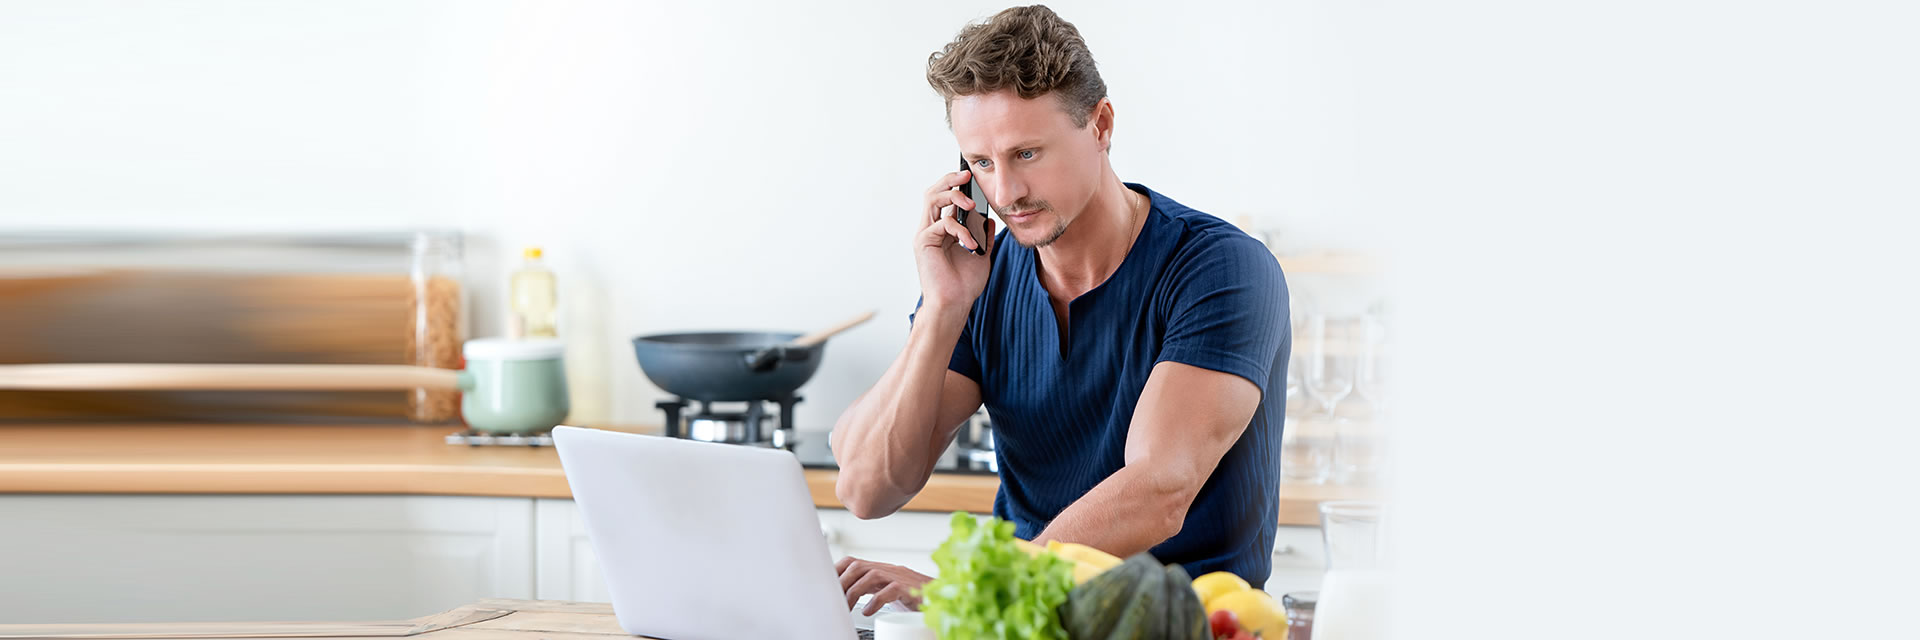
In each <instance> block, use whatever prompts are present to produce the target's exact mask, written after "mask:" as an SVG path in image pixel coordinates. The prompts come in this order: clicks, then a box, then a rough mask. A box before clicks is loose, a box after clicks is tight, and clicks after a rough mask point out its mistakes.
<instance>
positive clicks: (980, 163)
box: [973, 158, 993, 169]
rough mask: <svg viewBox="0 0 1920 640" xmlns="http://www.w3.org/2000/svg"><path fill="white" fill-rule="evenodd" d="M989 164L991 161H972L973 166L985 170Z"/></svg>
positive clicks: (983, 159)
mask: <svg viewBox="0 0 1920 640" xmlns="http://www.w3.org/2000/svg"><path fill="white" fill-rule="evenodd" d="M990 164H993V161H992V160H988V159H986V158H981V159H979V160H975V161H973V166H976V167H980V168H982V169H985V168H987V165H990Z"/></svg>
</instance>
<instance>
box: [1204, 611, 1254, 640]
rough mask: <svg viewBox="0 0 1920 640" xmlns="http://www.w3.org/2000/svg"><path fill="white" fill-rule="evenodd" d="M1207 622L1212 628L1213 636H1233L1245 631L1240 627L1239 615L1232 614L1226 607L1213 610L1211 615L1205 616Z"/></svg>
mask: <svg viewBox="0 0 1920 640" xmlns="http://www.w3.org/2000/svg"><path fill="white" fill-rule="evenodd" d="M1207 623H1208V625H1209V626H1211V627H1212V628H1213V637H1215V638H1233V637H1235V635H1236V634H1242V633H1246V630H1245V629H1241V628H1240V616H1236V615H1233V612H1232V611H1228V610H1226V609H1221V610H1219V611H1215V612H1213V615H1211V616H1207Z"/></svg>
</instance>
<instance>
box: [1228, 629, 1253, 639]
mask: <svg viewBox="0 0 1920 640" xmlns="http://www.w3.org/2000/svg"><path fill="white" fill-rule="evenodd" d="M1258 637H1259V636H1255V635H1253V633H1252V632H1249V631H1247V630H1246V629H1241V630H1240V631H1239V632H1238V633H1235V634H1233V637H1231V638H1227V640H1254V639H1255V638H1258Z"/></svg>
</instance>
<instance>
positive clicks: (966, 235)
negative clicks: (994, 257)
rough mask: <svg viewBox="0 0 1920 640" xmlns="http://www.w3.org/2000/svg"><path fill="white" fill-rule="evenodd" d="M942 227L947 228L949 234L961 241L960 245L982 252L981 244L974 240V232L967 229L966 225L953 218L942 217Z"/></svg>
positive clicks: (975, 251) (969, 249)
mask: <svg viewBox="0 0 1920 640" xmlns="http://www.w3.org/2000/svg"><path fill="white" fill-rule="evenodd" d="M940 228H942V229H945V230H946V232H947V235H950V236H953V239H954V240H957V241H959V242H960V246H962V247H966V249H967V250H968V251H972V252H974V253H979V252H980V245H979V244H978V243H976V242H974V241H973V234H972V233H970V232H968V231H967V226H966V225H963V224H960V223H959V222H957V221H955V220H954V219H953V218H941V219H940Z"/></svg>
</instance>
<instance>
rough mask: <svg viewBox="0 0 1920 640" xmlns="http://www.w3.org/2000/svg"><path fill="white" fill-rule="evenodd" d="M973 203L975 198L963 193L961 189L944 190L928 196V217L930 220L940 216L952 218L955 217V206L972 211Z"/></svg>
mask: <svg viewBox="0 0 1920 640" xmlns="http://www.w3.org/2000/svg"><path fill="white" fill-rule="evenodd" d="M973 205H974V202H973V198H969V197H967V196H965V195H962V194H961V193H960V192H959V191H942V192H939V193H936V194H933V195H932V196H929V197H928V198H927V211H928V212H929V214H928V216H927V217H928V219H929V221H932V220H938V219H940V218H950V217H953V208H954V207H961V208H965V209H967V210H969V211H971V210H972V209H973Z"/></svg>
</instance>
